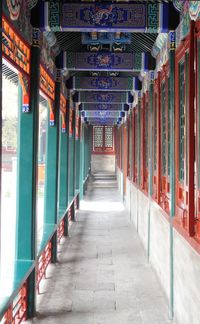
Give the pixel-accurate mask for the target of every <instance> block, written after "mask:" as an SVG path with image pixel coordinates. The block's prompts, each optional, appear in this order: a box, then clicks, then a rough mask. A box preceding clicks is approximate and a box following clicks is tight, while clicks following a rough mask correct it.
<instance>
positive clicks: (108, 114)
mask: <svg viewBox="0 0 200 324" xmlns="http://www.w3.org/2000/svg"><path fill="white" fill-rule="evenodd" d="M82 113H83V116H85V117H87V118H106V119H107V118H118V117H120V116H121V115H120V111H97V110H94V111H88V110H86V111H83V112H82Z"/></svg>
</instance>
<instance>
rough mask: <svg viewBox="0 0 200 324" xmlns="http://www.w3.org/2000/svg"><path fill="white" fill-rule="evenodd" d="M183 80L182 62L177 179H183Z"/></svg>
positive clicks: (180, 71) (182, 64)
mask: <svg viewBox="0 0 200 324" xmlns="http://www.w3.org/2000/svg"><path fill="white" fill-rule="evenodd" d="M184 100H185V80H184V62H182V63H180V65H179V180H180V181H184V138H185V135H184V132H185V102H184Z"/></svg>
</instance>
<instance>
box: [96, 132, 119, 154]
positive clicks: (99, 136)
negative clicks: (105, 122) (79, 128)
mask: <svg viewBox="0 0 200 324" xmlns="http://www.w3.org/2000/svg"><path fill="white" fill-rule="evenodd" d="M93 153H94V154H114V141H113V127H112V126H94V127H93Z"/></svg>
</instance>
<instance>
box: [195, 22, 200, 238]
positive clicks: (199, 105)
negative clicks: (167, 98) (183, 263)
mask: <svg viewBox="0 0 200 324" xmlns="http://www.w3.org/2000/svg"><path fill="white" fill-rule="evenodd" d="M195 32H196V35H195V47H196V52H195V55H196V60H195V62H196V71H198V72H197V73H196V87H195V89H196V165H197V169H196V213H195V215H196V225H195V235H196V237H197V238H198V240H200V91H199V88H200V45H199V43H200V20H198V21H197V22H196V25H195Z"/></svg>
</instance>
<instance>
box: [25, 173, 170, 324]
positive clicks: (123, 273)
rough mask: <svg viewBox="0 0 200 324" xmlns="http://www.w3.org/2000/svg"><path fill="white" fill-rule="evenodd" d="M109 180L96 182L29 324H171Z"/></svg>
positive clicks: (65, 242) (47, 281)
mask: <svg viewBox="0 0 200 324" xmlns="http://www.w3.org/2000/svg"><path fill="white" fill-rule="evenodd" d="M114 185H115V182H114V181H113V180H110V181H108V180H106V181H105V180H103V179H100V178H99V179H98V178H96V179H95V180H94V181H93V182H92V183H91V184H90V185H89V188H88V191H87V194H86V196H85V199H84V201H83V202H82V204H81V210H80V211H79V212H78V213H77V216H76V220H77V221H76V223H74V224H73V226H72V227H71V230H70V237H69V238H67V239H64V240H63V241H62V244H61V249H60V253H59V262H58V264H56V265H51V267H50V270H49V273H48V278H47V279H46V280H45V284H44V286H43V287H42V294H41V295H40V296H39V298H38V317H37V318H36V319H34V320H33V321H32V322H31V323H52V324H57V323H60V324H61V323H63V324H112V323H113V324H126V323H129V324H130V323H131V324H169V323H170V324H171V323H172V322H171V321H170V320H169V319H168V308H167V302H166V299H165V296H164V294H163V292H162V289H161V287H160V285H159V283H158V281H157V278H156V276H155V274H154V271H153V270H152V268H151V266H150V265H149V264H148V261H147V257H146V255H145V253H144V250H143V247H142V245H141V242H140V240H139V238H138V235H137V232H136V231H135V229H134V228H133V226H131V225H130V223H129V221H128V219H127V215H126V212H125V210H124V207H123V203H122V201H121V198H120V196H119V193H118V191H117V188H116V187H114Z"/></svg>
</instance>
